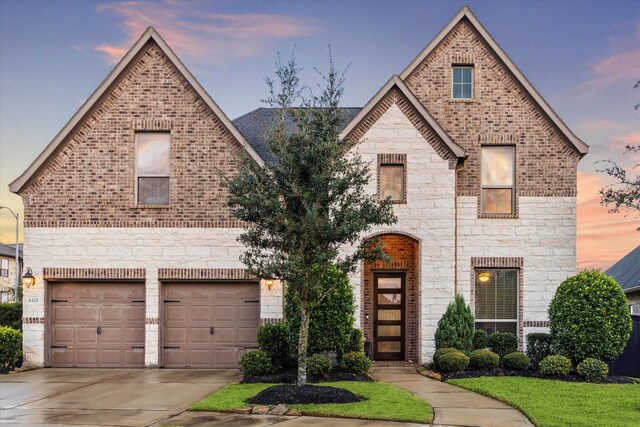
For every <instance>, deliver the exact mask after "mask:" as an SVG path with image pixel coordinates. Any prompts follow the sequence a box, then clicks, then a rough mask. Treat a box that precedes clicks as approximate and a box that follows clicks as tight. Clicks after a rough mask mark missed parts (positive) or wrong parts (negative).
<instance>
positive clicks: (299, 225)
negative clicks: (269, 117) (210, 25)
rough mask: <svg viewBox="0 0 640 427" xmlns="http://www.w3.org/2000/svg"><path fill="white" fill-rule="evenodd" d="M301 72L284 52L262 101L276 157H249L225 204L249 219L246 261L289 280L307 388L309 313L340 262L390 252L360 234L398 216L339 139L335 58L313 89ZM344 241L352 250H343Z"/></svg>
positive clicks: (344, 266)
mask: <svg viewBox="0 0 640 427" xmlns="http://www.w3.org/2000/svg"><path fill="white" fill-rule="evenodd" d="M300 71H301V70H300V68H299V67H298V65H297V64H296V61H295V58H293V57H292V58H291V59H290V60H289V61H288V62H286V63H282V62H281V61H280V59H278V62H277V68H276V72H275V74H276V77H275V79H267V85H268V87H269V97H268V98H267V99H266V100H265V102H266V103H268V104H269V105H270V106H272V107H277V108H279V114H277V115H276V119H275V122H274V123H273V124H272V125H271V128H270V129H269V131H268V132H267V134H266V135H265V141H266V143H267V145H268V147H269V150H270V151H271V154H272V155H273V157H274V159H275V161H274V162H273V163H270V164H265V165H259V164H258V163H257V162H254V161H252V160H249V159H247V160H246V161H244V162H243V164H242V165H241V167H240V170H239V172H238V173H237V174H236V175H234V176H231V177H226V183H227V186H228V190H229V196H228V201H227V202H228V205H229V206H230V207H231V208H232V210H233V212H234V215H235V217H236V218H238V219H239V220H242V221H245V222H246V223H247V224H248V225H247V226H246V227H245V230H244V232H243V233H242V234H241V235H240V237H239V240H240V241H241V242H242V243H243V244H244V245H245V246H246V250H245V251H244V253H243V255H242V257H241V259H242V261H243V262H244V264H245V265H246V266H247V269H248V270H249V271H250V272H251V273H252V274H255V275H256V276H259V277H270V278H278V279H281V280H283V281H284V282H286V286H287V287H288V289H289V291H290V292H292V293H293V296H294V300H295V301H296V303H297V304H298V306H299V308H300V335H299V337H298V339H299V342H298V381H297V383H298V384H299V385H304V384H306V381H307V380H306V360H307V339H308V329H309V319H310V315H311V313H312V312H313V310H314V309H315V307H317V305H318V304H320V303H321V302H322V300H323V298H324V297H325V296H326V295H327V294H328V293H330V292H331V290H332V286H333V284H332V282H331V281H328V280H325V279H326V277H325V275H326V274H327V271H329V269H330V268H331V267H332V266H334V267H336V268H338V269H339V270H341V271H343V272H345V273H348V272H351V271H353V270H354V269H355V267H356V265H357V263H358V262H359V261H361V260H375V259H380V258H385V254H384V250H383V249H382V247H381V246H380V244H379V242H378V241H373V242H372V241H367V242H364V241H362V240H361V239H360V237H361V235H362V234H363V233H365V232H368V231H369V230H370V229H371V227H372V226H374V225H390V224H393V223H394V222H395V221H396V218H395V215H394V213H393V208H392V205H391V202H390V201H389V200H386V201H383V202H379V201H377V200H376V198H375V196H374V195H371V194H367V193H366V192H365V187H366V186H367V184H368V183H369V181H370V179H371V172H370V169H369V165H368V164H366V163H364V162H363V161H362V160H361V158H360V156H359V155H357V153H353V152H352V151H351V149H352V148H353V144H352V143H351V142H350V141H348V140H341V139H340V137H339V133H340V131H341V130H342V128H343V127H344V125H345V117H344V114H343V112H342V110H341V109H340V98H341V96H342V93H343V90H344V89H343V85H344V73H341V72H339V71H338V70H337V69H336V68H335V66H334V64H333V61H332V60H331V59H330V61H329V71H328V73H327V74H326V75H325V74H320V75H321V76H322V78H323V82H324V83H323V87H321V88H320V93H319V94H318V95H313V93H312V91H311V90H310V89H309V88H308V87H304V86H302V85H301V84H300V80H299V73H300ZM288 121H290V122H291V123H292V124H293V126H287V125H286V122H288ZM344 246H350V247H351V249H350V250H348V251H345V252H344V253H341V252H340V248H341V247H344Z"/></svg>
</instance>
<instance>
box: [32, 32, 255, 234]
mask: <svg viewBox="0 0 640 427" xmlns="http://www.w3.org/2000/svg"><path fill="white" fill-rule="evenodd" d="M151 130H155V131H168V132H170V134H171V159H170V168H171V175H170V203H171V206H170V207H168V208H158V207H155V208H141V207H136V203H135V163H134V162H135V151H134V147H135V132H136V131H151ZM239 150H243V149H242V148H241V147H240V145H239V143H238V142H237V141H236V140H235V139H234V138H233V136H232V135H231V134H230V133H229V131H228V130H227V129H226V128H225V127H224V126H223V125H222V123H221V121H220V120H219V119H218V117H216V116H215V115H214V113H213V112H212V111H211V110H210V109H209V107H208V106H207V105H206V104H205V102H204V101H203V100H202V99H201V98H200V96H199V95H198V94H197V93H196V91H195V90H194V89H193V88H192V87H191V86H190V84H189V83H188V82H187V81H186V79H185V78H184V77H183V76H182V74H180V72H179V71H178V70H177V69H176V68H175V67H174V66H173V64H172V63H171V62H170V60H169V59H168V58H167V57H166V56H165V55H164V54H163V53H162V51H161V50H160V49H159V47H158V46H157V45H156V44H155V43H154V42H149V45H148V46H146V48H144V49H143V50H142V51H141V53H140V54H139V55H138V57H137V58H136V59H134V60H133V61H132V65H131V66H130V67H129V68H128V70H126V71H125V72H124V73H123V76H122V77H121V78H120V79H119V80H118V81H117V82H115V83H114V86H113V87H112V88H111V89H110V90H108V91H107V93H106V96H105V97H104V98H103V99H102V100H101V101H100V102H98V103H97V105H96V106H95V108H93V109H92V110H91V111H90V113H89V115H88V117H87V118H86V119H85V120H84V121H83V122H82V123H81V124H80V125H79V126H78V128H77V129H76V130H75V131H74V132H72V133H71V135H70V136H69V138H68V140H67V141H66V142H65V145H64V147H63V148H62V149H61V151H60V152H59V153H58V154H57V155H56V156H55V158H54V159H53V160H52V161H51V162H50V163H49V164H48V165H47V166H46V168H45V169H44V170H43V171H42V173H40V174H39V175H38V177H37V178H36V179H35V181H33V182H31V183H30V184H29V185H28V186H27V187H26V188H25V189H24V190H23V191H22V192H21V196H22V197H23V200H24V204H25V224H24V225H25V227H239V226H241V224H239V223H238V221H236V220H235V219H234V218H233V217H232V215H231V213H230V210H229V209H228V208H227V207H225V200H226V194H227V193H226V190H225V189H224V188H223V186H222V184H221V179H220V176H219V173H218V172H219V171H220V172H224V173H228V174H232V173H234V172H235V171H236V170H237V168H238V165H239V153H241V151H239Z"/></svg>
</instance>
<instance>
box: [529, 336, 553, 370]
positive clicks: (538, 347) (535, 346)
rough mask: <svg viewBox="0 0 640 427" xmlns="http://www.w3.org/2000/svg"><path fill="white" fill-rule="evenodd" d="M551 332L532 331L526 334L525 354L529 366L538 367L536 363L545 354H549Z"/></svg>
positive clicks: (550, 353) (545, 355) (550, 352)
mask: <svg viewBox="0 0 640 427" xmlns="http://www.w3.org/2000/svg"><path fill="white" fill-rule="evenodd" d="M551 342H552V337H551V334H546V333H542V332H533V333H531V334H528V335H527V356H529V360H530V361H531V367H532V368H534V369H538V365H539V364H540V362H541V361H542V359H544V358H545V357H547V356H551V355H552V354H553V353H552V351H551Z"/></svg>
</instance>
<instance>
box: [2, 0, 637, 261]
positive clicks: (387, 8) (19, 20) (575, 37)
mask: <svg viewBox="0 0 640 427" xmlns="http://www.w3.org/2000/svg"><path fill="white" fill-rule="evenodd" d="M464 4H465V3H463V2H458V1H393V2H392V1H355V0H354V1H313V2H312V1H259V2H258V1H224V0H220V1H178V0H165V1H155V2H145V1H127V2H109V1H98V2H95V1H89V0H73V1H63V0H49V1H31V0H21V1H18V0H0V205H8V206H10V207H11V208H13V209H14V210H16V211H19V212H20V213H22V201H21V199H20V197H18V196H16V195H14V194H12V193H10V192H9V190H8V184H9V183H10V182H11V181H13V180H14V179H15V178H17V177H18V176H19V175H20V174H21V173H22V172H23V171H24V170H25V169H26V168H27V167H28V166H29V164H30V163H31V162H32V161H33V160H34V159H35V158H36V156H37V155H38V154H39V153H40V152H41V151H42V150H43V149H44V147H45V146H46V145H47V144H48V143H49V142H50V141H51V140H52V139H53V138H54V137H55V135H56V134H57V133H58V131H60V129H62V127H63V126H64V124H65V123H66V122H67V121H68V120H69V119H70V118H71V116H72V115H73V114H74V113H75V112H76V110H77V109H78V108H79V107H80V105H81V104H82V103H83V102H84V101H85V100H86V99H87V98H88V97H89V96H90V95H91V93H92V92H93V91H94V89H95V88H96V87H97V86H98V85H99V84H100V82H101V81H102V80H103V79H104V78H105V77H106V76H107V74H108V73H109V72H110V71H111V69H112V68H113V67H114V65H115V64H116V62H117V61H118V60H119V59H120V58H121V57H122V56H123V55H124V53H125V52H126V51H127V50H128V49H129V48H130V47H131V46H132V45H133V43H134V42H135V40H136V39H137V38H138V37H139V36H140V35H141V34H142V32H143V31H144V30H145V28H146V27H148V26H150V25H153V26H154V27H155V28H156V29H157V30H158V32H159V33H160V34H161V35H162V36H163V37H164V39H165V40H166V41H167V42H168V43H169V45H170V46H171V47H172V48H173V49H174V51H175V52H176V53H177V54H178V56H179V57H180V58H181V59H182V61H183V62H184V63H185V65H186V66H187V67H188V68H189V69H190V70H191V72H192V73H193V74H194V75H195V77H196V78H197V79H198V80H199V81H200V83H201V84H202V86H203V87H204V88H205V89H206V90H207V91H208V92H209V94H210V95H211V96H212V97H213V99H215V101H216V102H217V103H218V105H219V106H220V107H221V108H222V109H223V111H225V113H226V114H227V115H228V116H229V117H230V118H232V119H233V118H235V117H238V116H240V115H242V114H244V113H246V112H248V111H251V110H253V109H255V108H258V107H260V106H262V104H261V102H260V100H261V99H263V98H265V97H266V95H267V87H266V85H265V83H264V77H266V76H270V75H272V73H273V70H274V62H275V60H276V57H277V52H278V51H280V52H282V54H283V55H284V56H288V55H289V54H290V53H291V52H292V51H294V52H295V56H296V58H297V60H298V62H299V64H300V65H301V66H302V67H303V68H304V71H303V73H302V78H303V79H304V80H305V81H314V79H316V78H317V77H316V74H315V72H314V70H313V67H318V68H321V69H323V68H326V64H327V62H328V53H327V52H328V46H329V45H330V46H331V49H332V52H333V58H334V61H335V62H336V64H337V65H338V66H341V67H346V66H347V65H349V70H348V72H347V75H346V77H347V81H346V91H345V96H344V98H343V104H344V106H362V105H364V104H365V103H366V102H367V101H368V100H369V98H371V97H372V96H373V95H374V94H375V93H376V91H377V90H378V89H379V88H380V87H381V86H382V85H383V84H384V83H385V82H386V81H387V80H388V79H389V77H390V76H391V75H393V74H397V73H400V72H401V71H402V70H403V69H404V67H405V66H406V65H407V64H408V63H409V62H410V61H411V60H412V59H413V58H414V57H415V56H416V55H417V54H418V53H419V52H420V51H421V50H422V48H424V46H425V45H426V44H427V43H429V41H431V39H432V38H433V37H434V36H435V35H436V34H437V33H438V32H439V31H440V30H441V29H442V27H444V26H445V25H446V23H447V22H448V21H449V20H450V19H451V18H452V17H453V16H454V15H455V14H456V12H457V11H458V10H459V9H460V8H461V7H462V6H463V5H464ZM466 4H468V5H469V6H470V7H471V8H472V9H473V11H474V13H475V14H476V16H477V17H478V19H479V20H480V21H481V22H482V23H483V24H484V26H485V27H486V28H487V30H488V31H489V32H490V33H491V34H492V35H493V37H494V38H495V39H496V40H497V42H498V43H499V44H500V45H501V46H502V48H503V49H504V50H505V51H506V52H507V54H508V55H509V56H510V57H511V59H512V60H513V61H514V62H515V64H516V65H517V66H518V67H519V68H520V70H521V71H522V72H523V73H524V74H525V75H526V76H527V78H528V79H529V81H530V82H531V83H532V84H533V86H534V87H536V89H537V90H538V91H539V92H540V93H541V94H542V95H543V96H544V97H545V99H546V100H547V101H548V103H549V104H550V105H551V106H552V107H553V108H554V109H555V110H556V112H557V113H558V114H559V115H560V117H562V119H563V120H564V121H565V122H566V123H567V124H568V125H569V127H570V128H571V129H572V130H573V131H574V132H575V133H576V135H578V137H580V138H581V139H582V140H583V141H585V142H586V143H587V144H589V145H590V146H591V149H590V153H589V154H588V155H587V156H586V157H585V158H584V159H582V160H581V162H580V165H579V168H578V266H577V267H578V269H583V268H594V267H595V268H602V269H606V268H607V267H609V266H610V265H611V264H612V263H613V262H615V261H616V260H618V259H619V258H621V257H622V256H624V255H625V254H626V253H628V252H629V251H631V250H632V249H633V248H635V247H636V246H637V245H639V244H640V233H639V232H636V231H635V228H636V227H638V226H639V225H640V224H639V221H640V220H639V219H638V218H637V217H636V216H634V215H633V214H632V215H628V216H626V217H625V216H624V215H623V214H616V215H612V214H608V213H607V208H606V207H602V206H600V204H599V196H598V190H599V189H600V188H602V187H603V186H604V185H606V184H608V183H609V182H610V181H608V180H607V178H606V176H604V175H603V174H602V173H598V172H597V171H596V170H597V169H598V168H602V167H604V165H603V164H596V162H597V161H598V160H602V159H607V158H610V159H614V160H616V161H618V162H620V163H621V165H623V166H626V167H629V166H631V165H633V164H635V163H637V162H638V159H637V157H636V158H635V159H634V158H632V157H631V156H630V155H625V156H623V155H622V152H623V151H624V146H625V145H626V144H640V111H634V109H633V105H635V104H636V103H638V101H640V89H635V90H634V89H633V84H634V83H635V81H636V80H637V79H640V2H638V1H631V0H629V1H601V2H600V1H586V2H581V1H513V2H509V1H469V2H467V3H466ZM558 173H562V171H558ZM21 231H22V230H21ZM14 233H15V221H14V219H13V217H12V216H11V215H10V214H8V213H7V211H6V210H0V241H1V242H4V243H13V242H14V240H15V237H14V236H15V235H14Z"/></svg>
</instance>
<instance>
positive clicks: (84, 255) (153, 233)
mask: <svg viewBox="0 0 640 427" xmlns="http://www.w3.org/2000/svg"><path fill="white" fill-rule="evenodd" d="M241 231H242V230H241V229H230V228H227V229H223V228H218V229H197V228H94V227H90V228H32V227H27V228H26V229H25V243H26V247H27V248H28V251H27V254H26V259H25V262H26V264H25V265H28V266H29V267H31V269H32V270H33V274H34V276H36V286H35V287H34V288H31V289H25V293H24V314H23V316H24V319H25V324H24V325H23V328H24V330H23V332H24V341H23V347H24V352H25V362H26V363H29V364H35V365H42V364H43V363H44V361H45V351H46V350H45V348H44V333H45V324H44V317H45V305H46V298H47V295H46V293H45V286H46V280H45V277H44V273H45V269H46V274H47V277H49V278H52V279H57V280H59V279H65V278H76V279H89V280H106V281H108V280H110V279H124V278H128V279H130V280H131V279H136V280H141V281H144V282H145V284H146V315H145V318H146V325H145V341H146V344H145V351H146V354H145V364H146V365H147V366H157V364H158V357H159V339H158V337H159V330H160V325H159V322H158V318H159V313H160V310H161V307H160V305H161V302H160V295H161V289H160V287H161V283H162V280H163V279H173V280H175V279H188V280H204V281H206V280H214V279H216V280H238V279H240V280H243V279H247V280H255V279H252V278H249V277H248V276H246V274H245V273H244V265H243V264H242V263H241V262H240V261H239V257H240V253H241V250H242V245H241V244H240V243H239V242H237V240H236V238H237V237H238V235H239V234H240V232H241ZM260 300H261V303H260V317H261V318H262V319H263V321H273V319H281V318H282V287H281V286H280V285H279V284H276V286H275V287H274V288H273V289H272V290H268V289H267V288H266V286H264V285H262V286H261V291H260Z"/></svg>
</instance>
